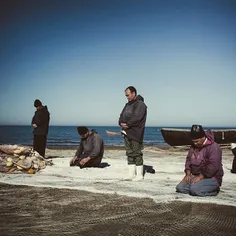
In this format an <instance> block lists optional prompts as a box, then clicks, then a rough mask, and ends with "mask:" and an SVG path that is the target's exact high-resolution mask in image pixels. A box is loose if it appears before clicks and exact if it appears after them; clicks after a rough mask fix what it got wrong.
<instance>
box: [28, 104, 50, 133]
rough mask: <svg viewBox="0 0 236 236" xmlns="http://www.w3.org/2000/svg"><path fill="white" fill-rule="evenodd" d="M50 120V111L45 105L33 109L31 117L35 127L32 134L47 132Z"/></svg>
mask: <svg viewBox="0 0 236 236" xmlns="http://www.w3.org/2000/svg"><path fill="white" fill-rule="evenodd" d="M49 120H50V113H49V111H48V108H47V106H41V107H40V108H39V109H37V110H36V111H35V114H34V117H33V118H32V124H36V125H37V128H34V131H33V133H34V135H44V136H47V134H48V126H49Z"/></svg>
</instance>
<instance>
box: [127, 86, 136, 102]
mask: <svg viewBox="0 0 236 236" xmlns="http://www.w3.org/2000/svg"><path fill="white" fill-rule="evenodd" d="M125 96H126V97H127V99H128V101H129V102H130V101H133V100H135V99H136V96H137V90H136V88H135V87H133V86H129V87H128V88H126V89H125Z"/></svg>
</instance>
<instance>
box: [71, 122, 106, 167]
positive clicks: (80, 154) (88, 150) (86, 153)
mask: <svg viewBox="0 0 236 236" xmlns="http://www.w3.org/2000/svg"><path fill="white" fill-rule="evenodd" d="M77 131H78V133H79V135H80V138H81V139H80V145H79V148H78V149H77V151H76V153H75V156H74V158H72V159H71V160H70V166H79V167H80V168H85V167H99V166H100V163H101V161H102V158H103V153H104V143H103V140H102V138H101V137H100V135H99V134H98V133H97V132H96V131H95V130H89V129H88V128H87V127H86V126H79V127H77Z"/></svg>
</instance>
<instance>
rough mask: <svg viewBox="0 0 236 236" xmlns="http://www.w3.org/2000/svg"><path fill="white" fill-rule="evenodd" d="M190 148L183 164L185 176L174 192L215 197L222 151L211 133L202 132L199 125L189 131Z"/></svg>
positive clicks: (219, 181) (220, 172) (220, 169)
mask: <svg viewBox="0 0 236 236" xmlns="http://www.w3.org/2000/svg"><path fill="white" fill-rule="evenodd" d="M190 135H191V139H192V141H193V145H192V146H191V148H190V150H189V152H188V155H187V157H186V162H185V176H184V178H183V180H182V181H181V182H180V183H179V184H178V185H177V186H176V191H177V192H180V193H187V194H190V195H193V196H201V197H204V196H216V195H217V194H218V192H219V190H220V186H221V183H222V177H223V175H224V172H223V168H222V150H221V148H220V146H219V145H218V144H217V143H215V142H214V135H213V133H212V132H211V131H210V130H208V131H206V133H205V132H204V130H203V128H202V126H201V125H193V126H192V129H191V133H190Z"/></svg>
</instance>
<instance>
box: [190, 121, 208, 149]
mask: <svg viewBox="0 0 236 236" xmlns="http://www.w3.org/2000/svg"><path fill="white" fill-rule="evenodd" d="M190 137H191V139H192V142H193V144H194V145H195V146H196V147H202V145H203V143H204V141H205V139H206V134H205V132H204V130H203V128H202V126H201V125H192V128H191V132H190Z"/></svg>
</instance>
